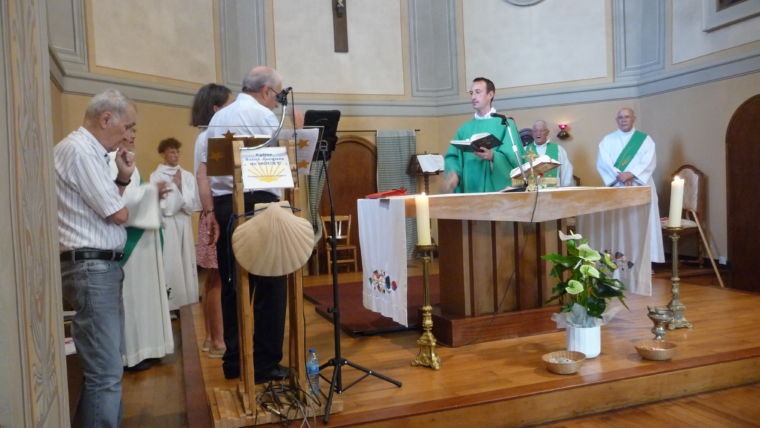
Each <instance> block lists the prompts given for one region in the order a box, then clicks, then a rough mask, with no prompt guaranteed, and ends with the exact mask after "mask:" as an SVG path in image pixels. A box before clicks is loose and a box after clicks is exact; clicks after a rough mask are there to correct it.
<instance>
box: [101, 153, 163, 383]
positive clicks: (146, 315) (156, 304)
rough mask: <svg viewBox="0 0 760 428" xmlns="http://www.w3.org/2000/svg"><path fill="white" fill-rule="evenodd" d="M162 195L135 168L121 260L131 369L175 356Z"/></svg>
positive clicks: (128, 193)
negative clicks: (159, 196)
mask: <svg viewBox="0 0 760 428" xmlns="http://www.w3.org/2000/svg"><path fill="white" fill-rule="evenodd" d="M133 144H134V143H132V146H133ZM128 150H132V148H128ZM114 154H115V153H111V159H112V162H110V164H111V168H112V173H113V176H114V177H116V175H117V170H116V164H115V162H113V156H114ZM159 192H161V190H159V187H158V186H156V185H152V184H147V185H143V184H141V179H140V173H139V171H138V170H137V168H136V167H135V171H134V173H133V174H132V178H131V181H130V183H129V185H128V186H127V187H126V188H125V189H124V193H123V195H122V198H123V199H124V200H125V204H126V205H127V206H128V207H129V220H128V221H127V226H128V227H127V244H126V246H125V248H124V259H123V260H122V267H123V269H124V287H123V291H122V293H123V298H124V349H123V353H122V358H123V360H124V365H125V366H127V367H135V366H138V364H140V363H141V362H143V361H145V360H147V359H150V358H162V357H164V356H165V355H167V354H171V353H173V352H174V335H173V334H172V325H171V318H170V315H169V298H168V295H167V291H166V280H165V275H164V263H163V254H162V251H161V231H160V225H161V219H160V216H161V215H160V211H159V203H158V194H159ZM143 367H144V368H147V366H143Z"/></svg>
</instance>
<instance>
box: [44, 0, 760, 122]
mask: <svg viewBox="0 0 760 428" xmlns="http://www.w3.org/2000/svg"><path fill="white" fill-rule="evenodd" d="M60 1H61V2H63V3H61V4H63V5H64V6H65V7H69V8H70V11H71V13H72V14H73V16H77V15H78V16H79V18H74V19H72V20H70V22H69V21H66V25H69V26H70V28H69V30H68V31H70V34H69V36H67V39H68V38H69V37H74V38H75V39H76V40H78V41H77V42H76V43H74V44H72V43H70V42H67V43H56V42H55V41H54V40H51V41H50V49H49V52H50V61H49V63H50V78H51V80H52V81H53V82H54V83H55V84H56V85H58V86H59V87H60V88H61V90H62V91H63V92H64V93H74V94H82V95H86V96H91V95H94V94H96V93H98V92H100V91H102V90H104V89H106V88H108V87H115V88H117V89H120V90H122V91H123V92H124V93H127V94H129V96H130V97H131V98H133V99H134V100H136V101H139V102H147V103H155V104H163V105H170V106H183V107H187V106H190V105H191V104H192V99H193V96H194V95H195V90H193V89H188V88H178V87H172V86H167V85H166V84H163V85H162V84H157V83H149V82H143V81H135V80H130V79H128V78H119V77H114V76H104V75H99V74H95V73H92V72H90V71H89V70H88V69H87V64H86V51H85V45H86V44H85V41H84V31H83V29H82V25H83V23H84V7H83V3H84V0H60ZM266 1H267V0H256V1H250V0H221V1H220V2H219V21H220V22H219V23H218V26H219V28H224V29H225V31H224V33H223V36H222V37H221V40H220V43H221V47H220V56H221V73H222V75H221V80H222V83H223V84H225V85H227V86H229V87H230V88H232V89H233V90H239V89H240V84H241V82H240V80H241V76H243V75H244V74H245V73H246V72H248V67H249V64H250V63H252V62H256V63H260V64H266V63H267V56H268V52H267V43H266V38H267V24H266V16H267V10H266ZM456 4H457V3H456V0H446V1H445V2H440V1H434V0H409V2H408V8H409V9H408V16H409V34H410V40H409V44H410V48H409V53H410V73H409V76H410V77H409V78H410V86H411V96H408V95H405V96H399V97H398V98H396V99H393V98H392V99H388V98H387V97H386V98H383V99H377V98H375V99H372V98H367V97H364V96H356V97H350V98H349V99H346V97H341V99H335V100H331V99H328V98H323V97H322V96H320V95H316V94H313V95H312V94H309V99H308V100H306V101H305V102H299V103H298V106H299V108H301V109H304V110H308V109H339V110H341V111H342V113H343V115H345V116H418V117H436V116H448V115H460V114H469V113H471V112H472V107H471V105H470V102H469V99H467V98H466V97H464V95H463V91H460V88H459V86H460V85H461V82H459V75H458V67H457V55H458V52H457V43H456V40H457V36H456V34H457V33H456V13H457V10H456ZM653 5H654V6H652V5H649V4H648V3H647V4H646V5H643V4H642V3H640V2H637V1H636V2H632V1H629V0H614V1H613V4H612V7H613V13H612V16H613V29H614V36H613V37H614V40H613V51H614V53H613V54H614V58H615V59H614V68H615V70H614V80H613V81H612V82H604V83H600V84H593V83H591V84H589V83H578V84H574V83H571V82H568V83H566V84H564V85H562V86H560V87H559V88H557V87H555V88H552V89H541V88H537V89H535V90H529V91H520V92H519V93H517V94H514V93H503V94H501V95H499V94H498V93H497V96H496V99H495V105H496V107H497V108H499V109H523V108H536V107H550V106H561V105H570V104H583V103H592V102H599V101H609V100H617V99H626V98H636V97H641V96H647V95H653V94H659V93H664V92H669V91H675V90H679V89H683V88H687V87H692V86H697V85H702V84H706V83H710V82H714V81H718V80H723V79H730V78H733V77H737V76H741V75H745V74H749V73H756V72H760V51H754V52H749V53H747V52H746V51H745V52H744V53H739V54H737V55H735V56H733V57H728V58H727V57H725V56H723V57H720V56H716V59H714V60H711V62H705V63H701V64H700V65H697V66H693V67H690V68H678V69H670V70H669V69H668V68H667V67H666V66H665V42H666V39H667V37H666V32H665V16H666V12H667V11H666V7H665V0H655V1H653ZM423 10H424V11H426V14H423V12H422V11H423ZM641 21H645V22H646V24H642V23H641ZM443 28H445V29H447V31H448V37H440V32H441V29H443ZM70 46H76V48H75V49H73V50H72V49H71V47H70ZM433 59H435V60H436V61H437V62H433ZM705 61H710V60H708V59H705ZM433 69H434V70H436V73H435V74H431V70H433ZM296 95H298V94H297V93H296ZM301 99H302V100H303V98H301Z"/></svg>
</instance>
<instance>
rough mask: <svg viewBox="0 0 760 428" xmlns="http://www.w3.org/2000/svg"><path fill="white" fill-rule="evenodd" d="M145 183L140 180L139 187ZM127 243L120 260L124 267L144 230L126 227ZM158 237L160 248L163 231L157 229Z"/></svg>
mask: <svg viewBox="0 0 760 428" xmlns="http://www.w3.org/2000/svg"><path fill="white" fill-rule="evenodd" d="M144 183H145V181H143V180H142V179H141V180H140V185H142V184H144ZM126 229H127V243H126V244H124V257H122V258H121V262H120V263H121V265H122V266H124V265H125V264H127V260H129V256H131V255H132V251H134V249H135V247H136V246H137V243H138V242H140V238H142V236H143V233H144V232H145V229H140V228H138V227H132V226H127V227H126ZM158 233H159V237H160V238H161V248H163V247H164V231H163V229H158Z"/></svg>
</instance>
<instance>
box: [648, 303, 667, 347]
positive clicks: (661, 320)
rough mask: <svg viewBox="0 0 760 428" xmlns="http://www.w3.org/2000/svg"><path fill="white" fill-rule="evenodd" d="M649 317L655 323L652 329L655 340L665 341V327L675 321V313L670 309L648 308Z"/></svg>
mask: <svg viewBox="0 0 760 428" xmlns="http://www.w3.org/2000/svg"><path fill="white" fill-rule="evenodd" d="M647 311H649V313H648V317H649V319H650V320H652V322H653V323H654V327H652V333H654V340H665V333H666V332H667V330H665V327H666V326H667V325H668V324H669V323H670V322H671V321H672V320H673V311H671V310H670V309H668V307H666V306H665V307H661V306H655V307H650V306H647Z"/></svg>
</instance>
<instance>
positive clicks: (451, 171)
mask: <svg viewBox="0 0 760 428" xmlns="http://www.w3.org/2000/svg"><path fill="white" fill-rule="evenodd" d="M469 94H470V97H471V100H472V107H473V108H474V109H475V117H474V118H473V119H472V120H470V121H469V122H467V123H465V124H464V125H462V126H461V127H460V128H459V130H458V131H457V133H456V136H455V137H454V141H452V144H451V146H450V147H449V150H448V151H447V152H446V156H445V167H444V192H446V193H478V192H498V191H499V190H502V189H504V188H505V187H507V186H509V185H511V179H510V176H509V172H510V171H511V170H512V168H516V167H518V166H519V164H520V163H519V162H520V159H518V157H517V155H516V154H515V153H519V156H522V154H523V149H522V142H521V140H520V136H519V135H518V133H517V126H516V125H515V122H514V121H513V120H512V119H508V118H502V117H498V116H497V117H494V116H492V114H495V113H496V110H495V109H494V108H493V98H494V96H495V94H496V88H495V86H494V84H493V82H492V81H490V80H489V79H486V78H485V77H477V78H475V79H474V80H473V81H472V85H471V86H470V90H469ZM499 116H501V115H499ZM505 119H506V120H505ZM505 122H506V123H505ZM484 133H485V134H491V136H493V137H496V140H498V141H499V142H501V143H502V144H500V145H495V144H493V143H491V144H486V145H482V144H480V143H477V142H476V141H481V140H482V141H487V140H488V139H489V138H490V136H485V137H484V136H483V135H478V134H484ZM473 136H474V138H473Z"/></svg>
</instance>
